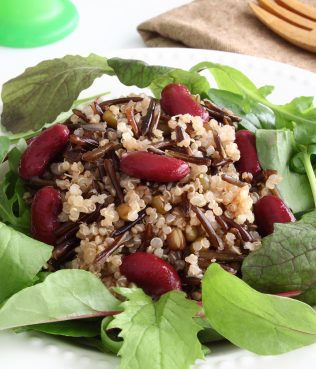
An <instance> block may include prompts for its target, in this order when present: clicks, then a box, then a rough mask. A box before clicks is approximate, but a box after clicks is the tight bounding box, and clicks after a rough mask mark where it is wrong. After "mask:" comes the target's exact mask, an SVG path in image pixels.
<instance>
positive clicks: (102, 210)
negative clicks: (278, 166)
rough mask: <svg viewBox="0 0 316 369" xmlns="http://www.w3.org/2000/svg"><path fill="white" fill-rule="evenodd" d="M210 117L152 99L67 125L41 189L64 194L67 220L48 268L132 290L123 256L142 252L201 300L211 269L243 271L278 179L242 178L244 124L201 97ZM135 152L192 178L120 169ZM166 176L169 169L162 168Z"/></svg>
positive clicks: (78, 114)
mask: <svg viewBox="0 0 316 369" xmlns="http://www.w3.org/2000/svg"><path fill="white" fill-rule="evenodd" d="M200 103H201V104H203V105H204V106H205V108H206V109H207V110H208V112H209V114H210V117H211V119H210V120H209V121H208V122H203V120H202V119H201V118H200V117H193V116H190V115H188V114H185V115H178V116H174V117H170V116H167V115H166V114H165V113H164V112H163V111H162V110H161V107H160V104H159V100H157V99H154V98H151V97H148V96H146V95H140V96H130V97H127V98H120V99H116V100H111V101H103V102H102V101H99V100H96V101H94V102H92V103H91V104H89V105H87V106H85V107H84V108H82V109H81V110H73V115H72V116H71V117H70V118H69V119H68V120H67V121H66V122H64V124H66V125H67V126H68V128H69V129H70V131H71V135H70V139H69V143H68V146H67V148H66V149H65V151H64V152H63V154H62V155H61V156H60V157H59V158H58V160H57V161H56V162H54V163H53V164H51V165H50V168H49V170H47V171H46V173H45V174H44V176H42V179H41V180H39V181H40V182H41V183H33V185H34V186H40V185H45V184H52V185H54V186H55V187H56V188H58V189H59V190H60V191H61V194H62V201H63V209H62V212H61V214H60V215H59V219H60V221H61V222H62V225H61V227H60V228H59V229H58V230H57V232H56V234H57V237H58V239H57V246H55V249H54V255H53V259H52V262H51V268H59V267H61V266H62V267H67V268H80V269H85V270H89V271H91V272H93V273H95V274H96V275H97V276H98V277H99V278H100V279H101V280H102V281H103V282H104V283H105V284H106V285H107V286H130V285H131V283H129V281H128V280H127V279H126V278H125V276H123V275H121V273H120V268H119V267H120V265H121V262H122V257H123V256H124V255H126V254H129V253H134V252H135V251H146V252H148V253H153V254H155V255H156V256H158V257H160V258H162V259H164V260H166V261H167V262H169V263H170V264H171V265H173V266H174V267H175V269H176V270H177V271H178V273H179V275H180V277H181V280H182V284H183V289H184V290H186V291H187V292H188V294H189V295H190V296H191V297H192V298H194V299H198V300H199V299H200V298H201V294H200V280H201V277H202V276H203V272H204V271H205V270H206V268H207V267H208V266H209V264H210V263H213V262H218V263H220V264H221V265H222V266H223V267H224V268H225V269H226V270H228V271H230V272H231V273H239V270H240V265H241V262H242V260H243V258H244V257H245V256H246V255H247V254H248V253H249V252H250V251H253V250H256V249H257V248H258V247H260V236H259V234H258V232H257V231H256V225H255V224H254V214H253V211H252V209H253V204H254V203H255V202H256V201H257V200H258V199H259V198H260V197H262V196H264V195H266V194H268V193H274V192H275V191H276V190H275V186H276V184H277V183H278V182H279V181H280V178H279V176H278V175H277V174H276V173H275V172H273V171H263V172H262V173H261V174H260V178H259V177H258V178H252V175H251V174H250V173H238V171H237V170H236V168H235V165H234V163H235V162H236V161H238V159H239V157H240V153H239V150H238V147H237V145H236V143H235V129H236V125H237V122H238V121H239V118H238V117H236V116H234V115H233V114H232V113H231V112H230V111H227V110H226V109H222V108H219V107H218V106H216V105H214V104H213V103H211V102H209V101H201V102H200ZM132 151H148V152H152V153H155V154H156V155H167V156H170V157H175V158H179V159H181V160H183V161H185V162H187V163H188V164H189V166H190V173H189V174H188V175H187V176H186V177H185V178H183V179H182V180H180V181H179V182H172V183H158V182H147V181H144V180H141V179H139V178H133V177H130V176H128V175H127V174H124V173H123V172H122V171H120V167H119V163H120V159H121V158H122V157H123V156H124V155H126V153H129V152H132ZM162 171H163V168H162Z"/></svg>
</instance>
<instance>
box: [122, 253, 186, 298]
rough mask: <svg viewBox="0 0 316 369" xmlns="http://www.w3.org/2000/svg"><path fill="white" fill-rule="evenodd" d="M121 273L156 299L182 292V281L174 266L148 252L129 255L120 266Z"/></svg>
mask: <svg viewBox="0 0 316 369" xmlns="http://www.w3.org/2000/svg"><path fill="white" fill-rule="evenodd" d="M120 271H121V273H122V274H123V275H124V276H125V277H126V278H127V279H128V280H129V281H130V282H133V283H136V284H137V286H139V287H141V288H143V289H144V291H145V292H147V293H148V294H150V295H151V296H154V297H159V296H161V295H162V294H164V293H166V292H168V291H172V290H181V280H180V277H179V275H178V273H177V271H176V270H175V269H174V267H173V266H172V265H170V264H169V263H167V262H166V261H164V260H162V259H160V258H159V257H157V256H155V255H153V254H149V253H147V252H135V253H134V254H130V255H127V256H125V257H124V258H123V260H122V265H121V266H120Z"/></svg>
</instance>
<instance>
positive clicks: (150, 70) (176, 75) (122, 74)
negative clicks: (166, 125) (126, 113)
mask: <svg viewBox="0 0 316 369" xmlns="http://www.w3.org/2000/svg"><path fill="white" fill-rule="evenodd" d="M108 64H109V66H110V67H111V68H113V70H114V72H115V74H116V76H117V77H118V79H119V80H120V81H121V82H122V83H123V84H124V85H126V86H133V85H135V86H137V87H140V88H144V87H148V86H149V87H150V89H151V90H152V91H153V93H154V95H155V96H156V97H159V96H160V93H161V90H162V89H163V88H164V87H165V86H166V85H168V84H169V83H183V84H184V85H186V86H187V87H188V89H189V90H190V91H191V93H193V94H201V93H203V92H207V90H208V89H209V83H208V81H207V79H206V78H205V77H203V76H200V75H199V74H198V73H196V72H188V71H185V70H181V69H177V68H170V67H162V66H158V65H149V64H147V63H145V62H143V61H141V60H129V59H120V58H112V59H109V60H108Z"/></svg>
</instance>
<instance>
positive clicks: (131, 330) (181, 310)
mask: <svg viewBox="0 0 316 369" xmlns="http://www.w3.org/2000/svg"><path fill="white" fill-rule="evenodd" d="M117 292H118V293H120V294H121V295H122V296H124V297H126V298H127V299H128V301H126V302H123V303H122V308H123V309H124V312H123V313H121V314H119V315H116V316H115V317H114V320H113V322H112V323H111V324H110V325H109V328H120V329H121V330H122V331H121V333H120V335H119V336H120V337H122V338H123V339H124V342H123V346H122V348H121V350H120V351H119V353H118V354H119V355H120V356H121V358H122V360H121V365H120V369H125V368H126V369H127V368H128V369H136V368H137V369H139V368H150V369H170V368H172V369H185V368H189V367H190V365H191V364H193V363H194V362H195V360H196V359H199V358H203V353H202V349H201V344H200V343H199V340H198V339H197V333H198V331H199V330H200V327H199V326H198V325H197V324H196V323H195V322H194V319H193V317H194V315H195V314H196V313H197V312H198V311H199V310H200V308H199V307H198V306H197V304H196V303H195V302H194V301H190V300H187V299H186V298H185V295H184V293H182V292H178V291H172V292H168V293H166V294H164V295H163V296H161V297H160V299H159V300H158V301H157V302H153V301H152V299H151V297H149V296H147V295H145V293H144V292H143V291H142V290H141V289H129V288H119V289H117Z"/></svg>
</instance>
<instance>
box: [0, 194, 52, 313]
mask: <svg viewBox="0 0 316 369" xmlns="http://www.w3.org/2000/svg"><path fill="white" fill-rule="evenodd" d="M0 204H1V197H0ZM51 253H52V247H51V246H48V245H46V244H44V243H42V242H39V241H36V240H34V239H32V238H30V237H28V236H26V235H24V234H23V233H20V232H17V231H15V230H14V229H12V228H10V227H8V226H6V225H5V224H3V223H0V281H1V288H0V303H1V302H3V301H4V300H5V299H7V298H8V297H10V296H12V295H13V294H14V293H16V292H18V291H20V290H21V289H22V288H25V287H28V286H30V285H31V284H32V283H33V280H34V278H35V276H36V275H37V273H38V272H39V271H40V270H41V268H42V266H43V265H44V264H45V263H46V262H47V260H48V259H49V258H50V256H51ZM22 306H23V302H22ZM17 308H18V307H17Z"/></svg>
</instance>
